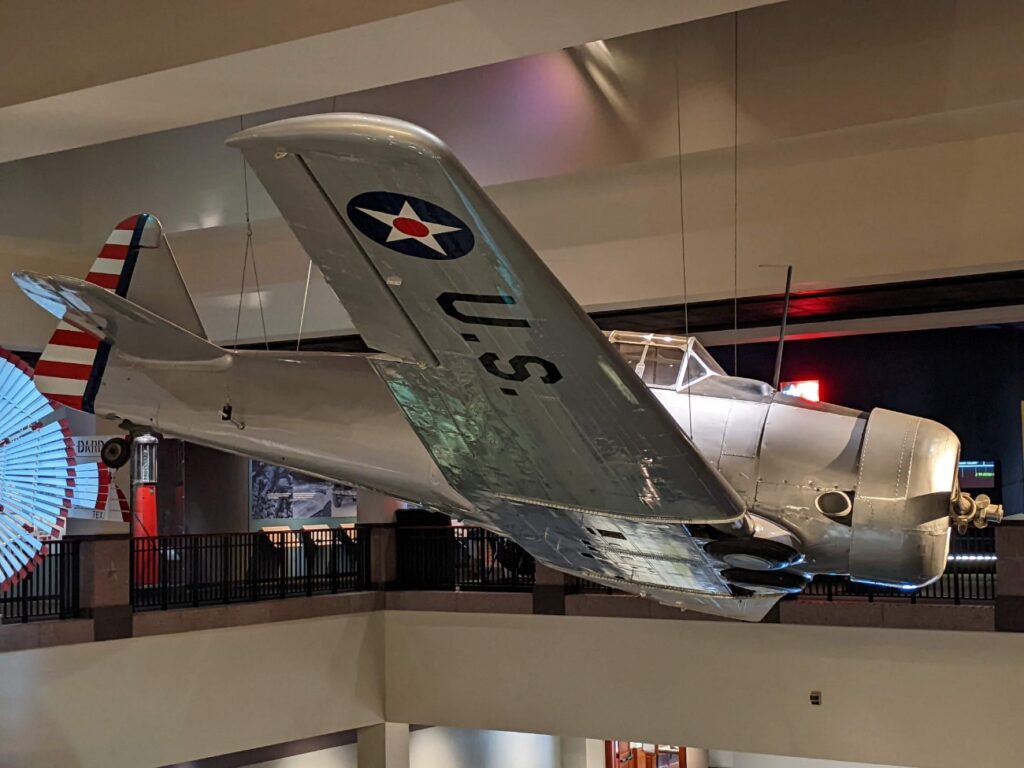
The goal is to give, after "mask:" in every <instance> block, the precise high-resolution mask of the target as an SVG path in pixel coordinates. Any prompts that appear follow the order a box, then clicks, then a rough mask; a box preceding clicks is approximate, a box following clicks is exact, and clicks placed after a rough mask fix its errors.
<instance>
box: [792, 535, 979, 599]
mask: <svg viewBox="0 0 1024 768" xmlns="http://www.w3.org/2000/svg"><path fill="white" fill-rule="evenodd" d="M995 543H996V539H995V529H994V528H982V529H980V530H979V529H977V528H971V529H969V530H968V531H967V532H966V533H964V534H957V533H955V532H954V533H953V536H952V539H951V540H950V546H949V562H948V563H947V565H946V572H945V573H944V574H943V575H942V577H941V578H940V579H939V580H938V581H935V582H933V583H931V584H929V585H928V586H926V587H922V588H921V589H915V590H909V591H908V590H901V589H893V588H891V587H884V586H879V585H875V584H864V583H861V582H856V581H851V580H850V579H849V578H847V577H845V576H818V577H817V578H815V579H814V581H813V582H811V584H810V585H808V587H807V588H806V589H805V590H804V591H803V593H802V594H803V595H807V596H810V597H812V598H821V597H824V598H825V599H826V600H833V599H836V598H847V597H853V598H861V599H865V598H866V599H867V600H868V601H869V602H872V601H874V600H875V599H880V598H885V599H899V600H906V601H909V602H912V603H916V602H917V601H919V600H925V601H939V602H952V603H954V604H955V605H960V603H963V602H979V601H981V602H984V601H992V600H995V599H996V546H995Z"/></svg>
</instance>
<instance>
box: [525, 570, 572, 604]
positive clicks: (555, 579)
mask: <svg viewBox="0 0 1024 768" xmlns="http://www.w3.org/2000/svg"><path fill="white" fill-rule="evenodd" d="M568 578H569V577H568V576H566V575H565V574H564V573H562V572H561V571H556V570H554V569H553V568H548V567H547V566H546V565H541V564H540V563H537V577H536V579H535V580H534V583H533V612H534V613H544V614H549V615H552V616H564V615H565V592H566V580H567V579H568Z"/></svg>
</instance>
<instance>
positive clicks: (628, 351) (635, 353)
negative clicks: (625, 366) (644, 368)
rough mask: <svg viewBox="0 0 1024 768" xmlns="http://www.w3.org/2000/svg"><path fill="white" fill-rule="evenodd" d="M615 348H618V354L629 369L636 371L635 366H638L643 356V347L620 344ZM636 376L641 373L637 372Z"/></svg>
mask: <svg viewBox="0 0 1024 768" xmlns="http://www.w3.org/2000/svg"><path fill="white" fill-rule="evenodd" d="M615 346H616V347H617V348H618V350H619V354H620V355H622V357H623V358H624V359H625V361H626V362H627V363H629V367H630V368H632V369H633V370H634V371H637V366H638V365H640V361H641V360H642V359H643V356H644V345H643V344H624V343H620V344H616V345H615ZM637 375H641V371H637Z"/></svg>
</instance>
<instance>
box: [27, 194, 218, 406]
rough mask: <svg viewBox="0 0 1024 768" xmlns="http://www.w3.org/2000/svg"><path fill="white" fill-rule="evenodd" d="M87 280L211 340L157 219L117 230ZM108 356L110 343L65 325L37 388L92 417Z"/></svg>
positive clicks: (42, 363)
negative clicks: (207, 335) (207, 336)
mask: <svg viewBox="0 0 1024 768" xmlns="http://www.w3.org/2000/svg"><path fill="white" fill-rule="evenodd" d="M85 279H86V282H89V283H92V284H93V285H97V286H99V287H101V288H105V289H106V290H108V291H111V292H112V293H115V294H117V295H118V296H121V297H123V298H126V299H129V300H131V301H132V302H134V303H136V304H138V305H140V306H142V307H145V308H146V309H148V310H150V311H151V312H153V313H155V314H158V315H160V316H161V317H164V318H166V319H167V320H169V321H170V322H172V323H174V324H175V325H178V326H180V327H181V328H184V329H185V330H187V331H189V332H190V333H192V334H195V335H197V336H200V337H202V338H206V333H205V331H204V330H203V325H202V323H201V322H200V320H199V315H198V314H197V313H196V309H195V305H194V304H193V303H192V299H191V297H190V296H189V293H188V289H187V288H186V287H185V282H184V280H182V278H181V272H180V271H179V270H178V264H177V262H176V261H175V260H174V254H172V253H171V249H170V247H169V245H168V243H167V238H166V237H164V233H163V228H162V227H161V226H160V222H159V221H158V220H157V218H156V217H155V216H151V215H149V214H148V213H140V214H137V215H135V216H130V217H128V218H127V219H125V220H124V221H122V222H121V223H120V224H118V225H117V226H116V227H115V228H114V230H113V231H112V232H111V233H110V236H109V237H108V238H107V241H106V243H104V245H103V248H102V249H101V250H100V253H99V255H98V256H97V257H96V261H95V262H93V265H92V268H91V269H90V270H89V274H88V275H87V276H86V278H85ZM109 354H110V345H109V344H108V343H107V342H102V341H100V340H99V339H97V338H96V337H95V336H93V335H91V334H88V333H86V332H85V331H82V330H79V329H78V328H75V327H74V326H72V325H69V324H68V323H65V322H61V323H60V324H59V325H58V326H57V330H56V331H54V333H53V336H52V337H50V341H49V343H48V344H47V345H46V348H45V349H44V350H43V354H42V356H41V357H40V358H39V363H38V364H37V365H36V370H35V381H36V386H38V387H39V390H40V391H41V392H42V393H43V394H45V395H46V396H47V397H49V398H50V399H51V400H53V401H54V402H57V403H60V404H61V405H66V406H68V407H70V408H75V409H77V410H80V411H86V412H88V413H92V411H93V404H94V401H95V398H96V393H97V391H98V390H99V386H100V381H101V380H102V378H103V372H104V370H105V369H106V365H107V358H108V356H109Z"/></svg>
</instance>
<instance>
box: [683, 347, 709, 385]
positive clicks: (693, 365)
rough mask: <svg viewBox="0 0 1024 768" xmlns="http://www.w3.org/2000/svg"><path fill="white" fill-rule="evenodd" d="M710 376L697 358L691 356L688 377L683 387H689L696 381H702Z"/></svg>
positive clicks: (687, 367)
mask: <svg viewBox="0 0 1024 768" xmlns="http://www.w3.org/2000/svg"><path fill="white" fill-rule="evenodd" d="M707 375H708V369H707V368H705V367H704V363H702V362H701V361H700V360H699V359H698V358H697V357H696V356H694V355H690V362H688V363H687V364H686V377H685V378H684V380H683V386H684V387H688V386H689V385H690V384H693V382H695V381H700V380H701V379H703V378H704V377H705V376H707Z"/></svg>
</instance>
